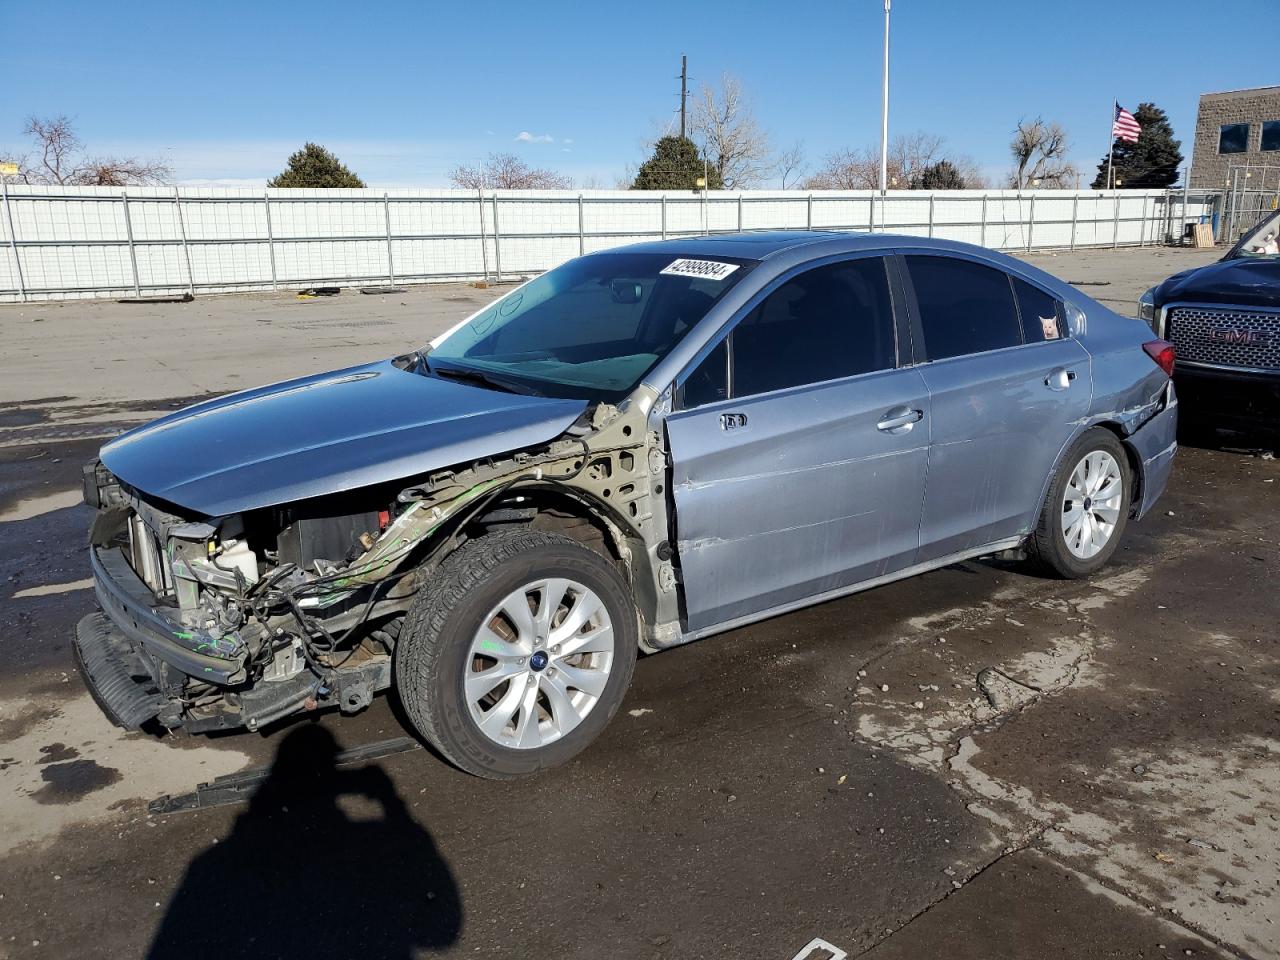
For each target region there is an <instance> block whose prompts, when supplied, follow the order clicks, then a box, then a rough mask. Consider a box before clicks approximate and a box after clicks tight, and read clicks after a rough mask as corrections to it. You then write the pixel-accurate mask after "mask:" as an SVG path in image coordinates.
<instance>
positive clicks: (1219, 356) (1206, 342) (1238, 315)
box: [1167, 307, 1280, 371]
mask: <svg viewBox="0 0 1280 960" xmlns="http://www.w3.org/2000/svg"><path fill="white" fill-rule="evenodd" d="M1167 329H1168V339H1169V341H1170V342H1171V343H1173V345H1174V347H1176V348H1177V351H1178V360H1179V361H1183V360H1185V361H1186V362H1188V363H1214V364H1219V365H1221V366H1227V367H1253V368H1256V369H1263V370H1278V371H1280V312H1276V313H1272V312H1270V311H1266V310H1253V309H1250V308H1248V307H1172V308H1171V309H1170V310H1169V316H1168V325H1167Z"/></svg>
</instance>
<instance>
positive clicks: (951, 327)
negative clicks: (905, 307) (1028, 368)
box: [904, 256, 1022, 360]
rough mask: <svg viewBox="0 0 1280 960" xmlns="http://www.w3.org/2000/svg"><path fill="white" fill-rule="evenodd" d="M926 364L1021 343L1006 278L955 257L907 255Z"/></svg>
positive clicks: (1001, 272) (969, 261)
mask: <svg viewBox="0 0 1280 960" xmlns="http://www.w3.org/2000/svg"><path fill="white" fill-rule="evenodd" d="M904 259H905V260H906V262H907V270H908V272H909V273H910V276H911V283H912V286H913V287H914V288H915V294H916V303H917V304H918V305H919V307H920V323H921V326H922V327H923V328H924V342H925V349H926V351H927V356H928V358H929V359H930V360H944V359H946V358H947V357H960V356H964V355H965V354H970V353H985V352H986V351H988V350H1000V349H1002V348H1004V347H1014V346H1018V345H1019V344H1021V343H1022V325H1021V323H1020V322H1019V320H1018V310H1017V307H1016V306H1015V305H1014V300H1013V288H1012V287H1011V286H1010V284H1009V275H1008V274H1007V273H1005V272H1004V271H1003V270H997V269H996V268H994V267H988V266H984V265H982V264H979V263H974V262H973V261H971V260H961V259H959V258H957V257H933V256H907V257H905V258H904Z"/></svg>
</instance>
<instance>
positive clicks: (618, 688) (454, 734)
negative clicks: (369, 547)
mask: <svg viewBox="0 0 1280 960" xmlns="http://www.w3.org/2000/svg"><path fill="white" fill-rule="evenodd" d="M637 643H638V629H637V622H636V613H635V606H634V604H633V602H632V600H631V596H630V593H629V591H628V588H627V584H626V581H625V580H624V579H623V577H622V574H621V573H620V572H619V570H618V569H617V567H616V566H615V565H614V564H613V563H611V562H610V561H609V560H608V559H607V558H605V557H603V556H601V555H600V554H598V553H596V552H595V551H593V550H591V549H589V548H587V547H585V546H583V545H582V544H580V543H578V542H576V541H574V540H570V539H568V538H567V537H562V536H557V535H555V534H549V533H543V532H540V531H536V530H520V531H515V532H507V533H498V534H491V535H489V536H485V537H481V538H479V539H476V540H472V541H470V542H469V543H467V544H465V545H464V546H462V547H461V548H460V549H459V550H457V551H456V552H455V553H453V554H451V555H450V556H449V557H448V558H447V559H446V560H445V561H444V563H443V564H441V566H440V568H439V570H438V571H437V573H436V575H435V576H434V577H433V578H432V580H431V582H429V583H428V584H426V585H425V586H424V587H423V589H422V590H421V591H420V593H419V595H418V597H417V598H416V599H415V601H414V604H413V606H412V608H411V609H410V611H409V614H408V616H407V617H406V619H405V625H404V630H403V632H402V634H401V637H400V641H399V644H398V645H397V648H396V663H395V672H396V689H397V690H398V692H399V694H400V700H401V702H402V703H403V705H404V708H405V712H406V713H407V714H408V716H409V719H410V720H411V721H412V722H413V725H414V726H415V727H416V728H417V730H418V732H419V733H420V734H421V735H422V736H423V737H425V738H426V739H427V740H428V741H429V742H430V743H431V744H432V745H433V746H434V747H435V748H436V749H437V750H439V751H440V753H441V754H443V755H444V756H445V758H447V759H448V760H450V761H451V762H452V763H454V764H455V765H457V766H458V767H460V768H462V769H463V770H466V771H468V772H470V773H474V774H477V775H478V776H482V777H490V778H497V779H501V778H510V777H518V776H523V775H525V774H530V773H534V772H536V771H538V770H542V769H545V768H547V767H552V766H555V765H557V764H560V763H564V762H565V761H566V760H568V759H569V758H570V757H573V756H574V755H575V754H577V753H578V752H579V751H581V750H582V749H584V748H585V747H586V746H587V745H588V744H589V743H591V741H592V740H594V739H595V738H596V736H597V735H598V734H599V733H600V731H601V730H603V729H604V727H605V725H606V724H607V723H608V722H609V719H610V718H611V717H612V716H613V714H614V713H615V712H616V711H617V709H618V706H619V705H620V704H621V703H622V697H623V695H624V694H625V692H626V689H627V686H628V684H629V683H630V681H631V673H632V671H633V669H634V667H635V660H636V648H637Z"/></svg>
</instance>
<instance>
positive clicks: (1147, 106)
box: [1092, 103, 1182, 190]
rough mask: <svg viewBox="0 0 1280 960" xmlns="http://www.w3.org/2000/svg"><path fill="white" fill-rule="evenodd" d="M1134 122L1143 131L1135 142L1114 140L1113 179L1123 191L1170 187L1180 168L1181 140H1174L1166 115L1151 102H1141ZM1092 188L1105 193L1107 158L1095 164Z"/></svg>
mask: <svg viewBox="0 0 1280 960" xmlns="http://www.w3.org/2000/svg"><path fill="white" fill-rule="evenodd" d="M1133 116H1134V119H1136V120H1137V121H1138V126H1140V127H1142V131H1141V132H1140V133H1139V134H1138V139H1137V141H1136V142H1134V143H1130V142H1129V141H1127V140H1117V141H1116V143H1115V153H1114V155H1113V159H1112V164H1113V176H1114V177H1115V178H1116V180H1117V181H1119V182H1118V184H1117V185H1118V186H1119V188H1120V189H1122V190H1150V189H1158V188H1160V187H1169V186H1172V185H1173V184H1175V183H1177V181H1178V168H1179V167H1181V166H1182V150H1181V147H1182V141H1181V140H1175V139H1174V138H1173V127H1171V126H1170V125H1169V116H1168V114H1166V113H1165V112H1164V111H1163V110H1161V109H1160V108H1159V107H1157V106H1156V105H1155V104H1154V103H1140V104H1138V109H1137V110H1136V111H1134V114H1133ZM1092 186H1093V189H1095V190H1105V189H1107V188H1108V187H1109V186H1110V185H1109V184H1108V183H1107V158H1106V157H1103V158H1102V162H1101V163H1099V164H1098V175H1097V176H1096V177H1094V178H1093V184H1092Z"/></svg>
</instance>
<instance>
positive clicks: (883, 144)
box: [880, 0, 891, 213]
mask: <svg viewBox="0 0 1280 960" xmlns="http://www.w3.org/2000/svg"><path fill="white" fill-rule="evenodd" d="M890 2H891V0H884V84H883V91H882V96H883V102H882V103H881V105H880V193H881V195H883V194H884V192H885V190H887V189H888V186H889V4H890ZM881 212H882V213H883V211H881Z"/></svg>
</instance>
